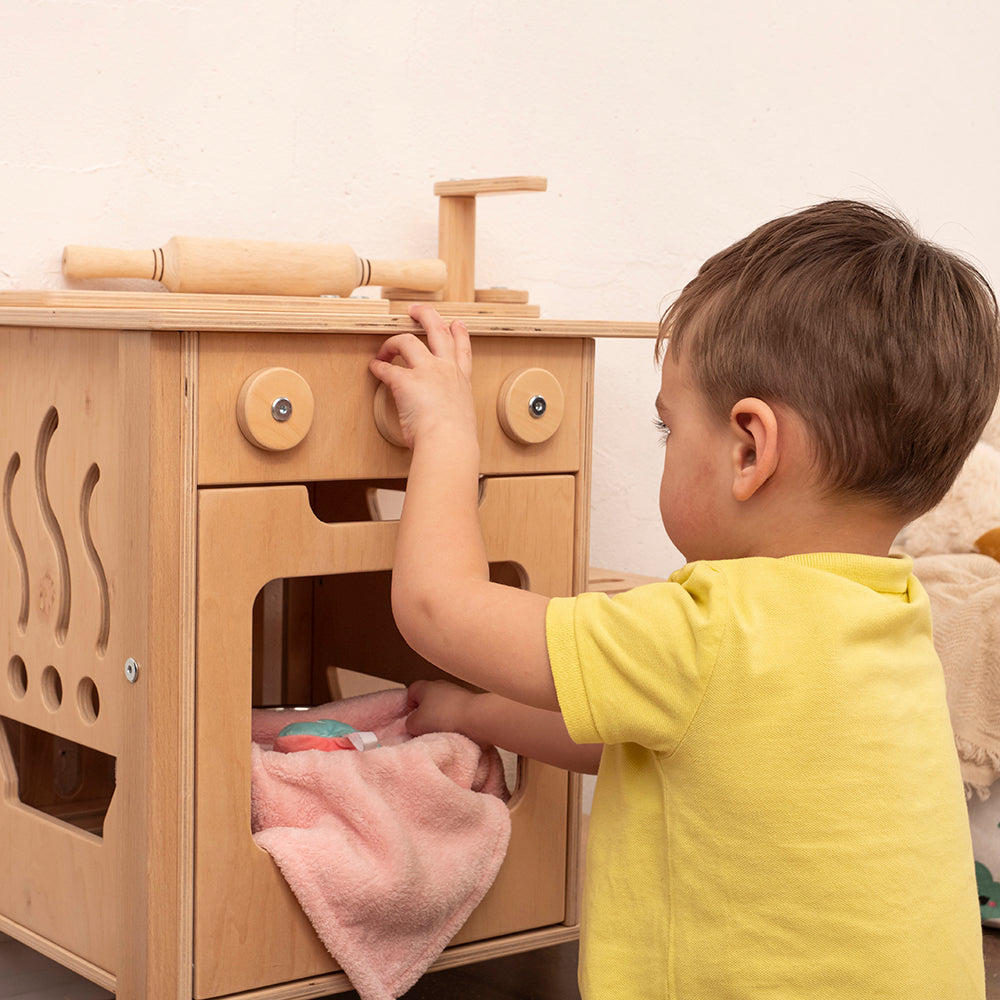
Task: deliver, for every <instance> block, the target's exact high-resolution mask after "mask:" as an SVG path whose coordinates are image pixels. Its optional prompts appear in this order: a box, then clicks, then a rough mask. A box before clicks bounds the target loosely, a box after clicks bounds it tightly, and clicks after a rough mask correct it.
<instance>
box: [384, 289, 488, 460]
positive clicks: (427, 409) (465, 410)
mask: <svg viewBox="0 0 1000 1000" xmlns="http://www.w3.org/2000/svg"><path fill="white" fill-rule="evenodd" d="M410 316H411V317H412V318H413V319H415V320H416V321H417V322H418V323H419V324H420V325H421V326H422V327H423V328H424V331H425V332H426V334H427V343H426V344H424V343H423V341H421V340H420V339H419V338H418V337H417V336H416V335H415V334H412V333H401V334H397V335H396V336H395V337H390V338H389V339H388V340H387V341H386V342H385V343H384V344H383V345H382V347H381V349H380V350H379V352H378V354H377V355H376V356H375V357H374V358H373V359H372V360H371V362H370V363H369V368H370V370H371V372H372V374H373V375H374V376H375V377H376V378H377V379H379V380H381V381H382V382H384V383H385V384H386V385H387V386H388V387H389V390H390V392H392V396H393V399H394V400H395V402H396V410H397V411H398V413H399V424H400V427H401V429H402V431H403V439H404V440H405V441H406V444H407V445H408V446H409V447H410V448H413V446H414V444H415V443H416V441H417V440H418V439H421V438H422V437H424V436H425V435H428V434H432V433H436V432H438V431H441V430H444V431H446V432H447V433H449V434H455V433H460V434H468V433H469V431H470V429H471V433H472V436H473V437H475V434H476V413H475V406H474V404H473V399H472V383H471V381H470V379H471V375H472V341H471V339H470V337H469V331H468V330H467V329H466V327H465V324H464V323H462V322H461V320H454V321H453V322H452V323H451V325H450V326H449V325H448V324H446V323H445V321H444V320H443V319H442V318H441V316H439V315H438V313H437V311H436V310H435V309H433V308H432V307H431V306H429V305H425V304H423V303H417V304H415V305H412V306H410ZM396 358H398V359H400V360H402V361H403V362H405V365H394V364H392V362H393V360H394V359H396Z"/></svg>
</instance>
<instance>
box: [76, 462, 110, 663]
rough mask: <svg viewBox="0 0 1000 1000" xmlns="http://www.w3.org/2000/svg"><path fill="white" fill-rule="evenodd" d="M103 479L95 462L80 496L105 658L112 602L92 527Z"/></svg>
mask: <svg viewBox="0 0 1000 1000" xmlns="http://www.w3.org/2000/svg"><path fill="white" fill-rule="evenodd" d="M100 478H101V470H100V468H99V467H98V465H97V463H96V462H95V463H94V464H93V465H92V466H91V467H90V468H89V469H88V470H87V475H86V478H85V479H84V481H83V492H82V493H81V494H80V532H81V533H82V535H83V547H84V550H85V551H86V553H87V560H88V561H89V562H90V568H91V569H92V570H93V572H94V579H95V580H96V582H97V594H98V598H99V600H100V604H101V608H100V613H99V614H100V623H99V625H98V631H97V655H98V656H104V654H105V653H106V652H107V650H108V635H109V633H110V631H111V601H110V597H109V594H108V576H107V574H106V573H105V572H104V563H103V562H102V561H101V555H100V553H99V552H98V551H97V546H96V545H95V544H94V535H93V531H92V530H91V527H90V508H91V504H92V502H93V498H94V487H95V486H96V485H97V482H98V480H99V479H100Z"/></svg>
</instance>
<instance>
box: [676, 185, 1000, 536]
mask: <svg viewBox="0 0 1000 1000" xmlns="http://www.w3.org/2000/svg"><path fill="white" fill-rule="evenodd" d="M668 345H669V346H668ZM665 349H668V356H670V355H672V356H674V357H678V356H679V355H678V352H679V351H680V350H682V349H683V351H684V354H685V356H686V357H687V358H688V359H689V361H690V364H691V368H692V371H693V373H694V377H695V379H696V380H697V382H698V384H699V386H700V388H701V389H702V391H703V392H704V393H705V395H706V398H707V399H708V400H709V402H710V404H711V405H712V406H713V407H714V408H715V409H716V410H717V411H718V413H719V415H720V417H722V418H723V419H728V417H729V412H730V410H731V408H732V406H733V404H734V403H736V402H737V401H738V400H740V399H743V398H745V397H748V396H752V397H757V398H759V399H763V400H764V401H765V402H768V403H779V404H784V405H786V406H788V407H790V408H792V409H793V410H795V412H797V413H798V414H799V415H800V416H802V417H803V418H804V419H805V420H806V422H807V424H808V425H809V427H810V428H811V431H812V436H813V448H814V451H815V459H816V463H817V466H818V467H819V468H820V469H821V470H822V475H823V478H824V481H825V483H826V484H827V485H828V487H829V490H830V492H831V493H832V494H844V495H851V496H855V497H860V498H863V499H866V500H868V501H871V502H874V503H878V504H880V505H883V506H885V507H886V508H888V509H890V510H892V511H893V512H895V513H899V514H902V515H904V516H906V517H907V518H913V517H916V516H918V515H919V514H921V513H923V512H924V511H926V510H929V509H930V508H931V507H933V506H934V505H935V504H936V503H937V502H938V501H939V500H940V499H941V498H942V497H943V496H944V494H945V493H946V492H947V491H948V488H949V487H950V486H951V483H952V482H953V481H954V479H955V476H956V475H957V474H958V471H959V469H960V468H961V466H962V463H963V462H964V461H965V458H966V457H967V456H968V454H969V452H970V451H971V450H972V448H973V446H974V445H975V443H976V441H977V440H978V439H979V436H980V434H981V433H982V430H983V427H984V426H985V424H986V421H987V420H988V419H989V417H990V414H991V412H992V410H993V407H994V404H995V402H996V399H997V393H998V390H1000V323H998V314H997V300H996V297H995V296H994V294H993V291H992V290H991V289H990V287H989V284H988V283H987V282H986V280H985V279H984V278H983V276H982V275H981V274H980V273H979V271H977V270H976V269H975V268H974V267H973V266H972V265H970V264H968V263H967V262H965V261H963V260H962V259H961V258H959V257H957V256H956V255H955V254H953V253H951V252H949V251H947V250H944V249H942V248H940V247H938V246H935V245H934V244H932V243H930V242H928V241H926V240H923V239H921V238H920V237H919V236H918V235H917V234H916V232H914V230H913V228H912V227H911V226H910V225H909V224H908V223H907V222H906V221H904V220H902V219H900V218H897V217H895V216H893V215H890V214H888V213H887V212H885V211H883V210H881V209H878V208H876V207H874V206H871V205H867V204H864V203H861V202H855V201H829V202H824V203H822V204H819V205H815V206H813V207H811V208H807V209H804V210H802V211H801V212H797V213H795V214H793V215H789V216H784V217H782V218H779V219H775V220H774V221H773V222H769V223H766V224H765V225H763V226H761V227H760V228H759V229H756V230H755V231H754V232H752V233H751V234H750V235H749V236H747V237H746V238H745V239H742V240H740V241H739V242H737V243H734V244H733V245H732V246H731V247H729V248H728V249H726V250H723V251H722V252H721V253H718V254H716V255H715V256H714V257H711V258H710V259H709V260H708V261H706V262H705V264H704V265H702V267H701V269H700V270H699V272H698V274H697V276H696V277H695V278H694V279H693V280H692V281H691V282H689V284H688V285H687V286H686V287H685V288H684V290H683V292H682V293H681V295H680V296H679V297H678V298H677V300H676V301H675V302H674V303H673V305H672V306H671V307H670V308H669V309H668V310H667V312H666V313H665V314H664V316H663V319H662V320H661V322H660V336H659V338H658V340H657V356H658V358H659V357H661V356H662V353H663V351H664V350H665Z"/></svg>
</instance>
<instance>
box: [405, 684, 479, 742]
mask: <svg viewBox="0 0 1000 1000" xmlns="http://www.w3.org/2000/svg"><path fill="white" fill-rule="evenodd" d="M407 695H408V698H407V708H408V709H409V710H410V714H409V715H408V716H407V717H406V731H407V732H408V733H409V734H410V735H411V736H423V735H424V734H425V733H465V727H464V725H463V721H464V720H465V718H466V716H467V715H468V709H469V699H470V698H472V697H473V694H472V692H471V691H468V690H467V689H466V688H463V687H459V686H458V685H457V684H452V683H451V682H450V681H415V682H414V683H413V684H411V685H410V686H409V688H408V689H407Z"/></svg>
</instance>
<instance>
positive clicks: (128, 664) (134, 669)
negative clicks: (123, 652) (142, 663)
mask: <svg viewBox="0 0 1000 1000" xmlns="http://www.w3.org/2000/svg"><path fill="white" fill-rule="evenodd" d="M125 679H126V680H127V681H128V682H129V684H134V683H135V682H136V681H137V680H138V679H139V664H138V663H136V662H135V660H134V659H133V658H132V657H131V656H130V657H129V658H128V659H127V660H126V661H125Z"/></svg>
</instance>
